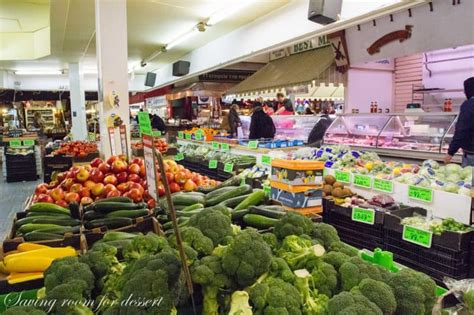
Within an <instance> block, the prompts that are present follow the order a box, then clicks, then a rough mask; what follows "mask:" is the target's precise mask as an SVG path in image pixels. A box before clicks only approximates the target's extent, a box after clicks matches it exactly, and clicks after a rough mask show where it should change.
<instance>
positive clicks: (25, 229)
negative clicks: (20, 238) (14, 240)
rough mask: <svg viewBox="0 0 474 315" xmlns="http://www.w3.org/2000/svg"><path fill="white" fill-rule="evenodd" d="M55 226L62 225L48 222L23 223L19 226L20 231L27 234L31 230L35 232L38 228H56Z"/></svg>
mask: <svg viewBox="0 0 474 315" xmlns="http://www.w3.org/2000/svg"><path fill="white" fill-rule="evenodd" d="M55 227H61V226H60V225H58V224H48V223H27V224H23V225H22V226H20V227H19V228H18V232H19V233H22V234H25V233H29V232H33V231H36V230H41V229H46V228H55Z"/></svg>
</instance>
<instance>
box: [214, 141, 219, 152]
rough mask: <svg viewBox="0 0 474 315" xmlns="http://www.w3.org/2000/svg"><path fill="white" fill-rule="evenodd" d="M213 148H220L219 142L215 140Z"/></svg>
mask: <svg viewBox="0 0 474 315" xmlns="http://www.w3.org/2000/svg"><path fill="white" fill-rule="evenodd" d="M212 148H213V149H214V150H219V142H215V141H213V142H212Z"/></svg>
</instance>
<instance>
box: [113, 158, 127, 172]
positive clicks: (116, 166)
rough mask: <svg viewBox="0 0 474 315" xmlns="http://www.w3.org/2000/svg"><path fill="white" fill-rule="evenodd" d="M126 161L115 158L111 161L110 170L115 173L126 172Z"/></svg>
mask: <svg viewBox="0 0 474 315" xmlns="http://www.w3.org/2000/svg"><path fill="white" fill-rule="evenodd" d="M127 167H128V166H127V162H125V161H122V160H115V161H114V162H113V163H112V172H114V173H115V174H117V173H121V172H126V171H127Z"/></svg>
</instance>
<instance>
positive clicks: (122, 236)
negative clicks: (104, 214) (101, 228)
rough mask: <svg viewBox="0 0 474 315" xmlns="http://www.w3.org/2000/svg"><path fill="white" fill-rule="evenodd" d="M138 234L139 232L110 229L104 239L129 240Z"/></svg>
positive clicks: (107, 240) (106, 240) (108, 240)
mask: <svg viewBox="0 0 474 315" xmlns="http://www.w3.org/2000/svg"><path fill="white" fill-rule="evenodd" d="M136 236H138V234H133V233H127V232H120V231H109V232H107V233H105V234H104V237H103V238H102V240H103V241H104V242H110V241H119V240H128V239H132V238H134V237H136Z"/></svg>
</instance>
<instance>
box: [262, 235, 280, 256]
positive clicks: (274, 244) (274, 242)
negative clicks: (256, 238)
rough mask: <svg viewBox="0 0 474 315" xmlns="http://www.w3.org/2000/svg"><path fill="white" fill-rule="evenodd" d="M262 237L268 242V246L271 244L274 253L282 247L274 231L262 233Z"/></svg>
mask: <svg viewBox="0 0 474 315" xmlns="http://www.w3.org/2000/svg"><path fill="white" fill-rule="evenodd" d="M262 238H263V240H264V241H265V243H267V244H268V246H270V248H271V249H272V251H273V252H274V253H276V251H277V250H278V248H279V247H280V244H279V242H278V239H277V237H276V235H275V234H273V233H263V234H262Z"/></svg>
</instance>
